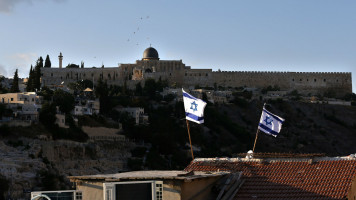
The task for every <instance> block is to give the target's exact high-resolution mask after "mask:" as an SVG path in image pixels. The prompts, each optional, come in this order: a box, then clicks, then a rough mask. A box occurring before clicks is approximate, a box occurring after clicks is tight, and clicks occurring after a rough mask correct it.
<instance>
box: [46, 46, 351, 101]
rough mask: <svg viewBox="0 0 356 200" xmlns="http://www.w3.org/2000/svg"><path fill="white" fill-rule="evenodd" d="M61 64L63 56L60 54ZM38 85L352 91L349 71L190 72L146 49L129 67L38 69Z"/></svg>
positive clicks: (321, 91)
mask: <svg viewBox="0 0 356 200" xmlns="http://www.w3.org/2000/svg"><path fill="white" fill-rule="evenodd" d="M59 59H60V62H62V59H63V55H62V54H61V55H60V58H59ZM42 75H43V76H42V85H43V86H44V85H46V86H53V87H55V86H58V85H61V84H68V83H70V82H76V81H79V80H84V79H88V80H91V81H93V82H94V83H96V82H97V81H98V80H99V79H103V80H104V81H106V82H107V83H108V85H111V84H112V85H123V84H124V82H126V85H127V86H128V87H131V88H133V87H134V86H135V84H136V83H138V82H140V81H143V83H144V80H146V79H148V78H152V79H155V80H158V79H162V80H168V82H169V84H170V85H171V86H176V87H189V86H195V85H199V86H202V87H205V86H208V87H214V86H222V87H248V88H259V89H261V88H264V87H268V86H278V87H279V88H280V89H281V90H284V91H292V90H298V92H299V93H302V94H305V95H306V94H311V95H316V94H321V95H322V94H324V93H326V92H332V93H334V94H335V95H336V96H338V97H342V96H344V95H345V94H347V93H351V92H352V81H351V73H350V72H347V73H345V72H332V73H330V72H256V71H220V70H219V71H213V70H212V69H191V67H190V66H186V65H185V64H184V63H183V62H182V60H160V58H159V55H158V52H157V50H156V49H154V48H152V47H149V48H147V49H146V50H145V51H144V53H143V57H142V59H141V60H136V63H133V64H120V65H119V66H118V67H109V68H95V67H93V68H42Z"/></svg>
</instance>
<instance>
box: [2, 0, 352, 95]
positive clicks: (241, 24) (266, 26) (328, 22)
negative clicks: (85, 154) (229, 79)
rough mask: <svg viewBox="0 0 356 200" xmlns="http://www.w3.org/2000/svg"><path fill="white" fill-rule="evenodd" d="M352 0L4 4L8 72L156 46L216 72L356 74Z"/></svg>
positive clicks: (24, 0)
mask: <svg viewBox="0 0 356 200" xmlns="http://www.w3.org/2000/svg"><path fill="white" fill-rule="evenodd" d="M355 10H356V1H354V0H338V1H336V0H268V1H266V0H244V1H243V0H221V1H218V0H150V1H147V0H129V1H127V0H126V1H123V0H105V1H99V0H0V74H1V75H4V76H7V77H12V76H13V75H14V72H15V70H16V69H18V70H19V75H20V77H27V76H28V73H29V69H30V66H31V64H33V65H34V64H35V62H36V60H37V59H38V57H39V56H42V57H43V58H45V57H46V55H47V54H48V55H49V56H50V59H51V62H52V67H58V55H59V53H60V52H62V54H63V56H64V57H63V65H65V66H66V65H67V64H69V63H74V64H80V63H81V61H84V63H85V67H93V66H97V67H98V66H99V67H100V66H101V65H102V64H104V66H105V67H117V66H118V65H119V63H135V61H136V60H139V59H141V58H142V55H143V51H144V50H145V49H146V48H147V47H149V46H150V45H152V47H154V48H155V49H157V51H158V53H159V57H160V59H161V60H180V59H182V61H183V63H185V64H186V65H187V66H191V67H192V68H211V69H213V70H214V71H216V70H218V69H221V70H223V71H292V72H352V79H353V92H355V91H356V77H355V74H356V12H355Z"/></svg>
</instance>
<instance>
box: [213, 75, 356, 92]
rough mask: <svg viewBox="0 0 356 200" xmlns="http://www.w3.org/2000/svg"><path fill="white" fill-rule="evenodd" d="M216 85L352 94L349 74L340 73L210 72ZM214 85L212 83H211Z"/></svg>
mask: <svg viewBox="0 0 356 200" xmlns="http://www.w3.org/2000/svg"><path fill="white" fill-rule="evenodd" d="M212 76H213V80H214V81H215V82H216V84H217V85H221V86H225V87H228V86H231V87H252V88H264V87H268V86H270V85H271V86H274V85H277V86H278V87H280V88H281V90H287V91H291V90H298V91H299V92H302V93H304V94H308V93H311V94H323V93H325V92H328V91H333V92H335V93H336V95H338V96H343V95H344V94H346V93H351V92H352V81H351V73H340V72H330V73H328V72H243V71H242V72H224V71H223V72H212ZM211 84H214V83H211Z"/></svg>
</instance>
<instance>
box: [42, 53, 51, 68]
mask: <svg viewBox="0 0 356 200" xmlns="http://www.w3.org/2000/svg"><path fill="white" fill-rule="evenodd" d="M44 67H47V68H51V60H50V59H49V55H48V54H47V56H46V60H45V65H44Z"/></svg>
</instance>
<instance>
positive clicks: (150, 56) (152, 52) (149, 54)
mask: <svg viewBox="0 0 356 200" xmlns="http://www.w3.org/2000/svg"><path fill="white" fill-rule="evenodd" d="M142 60H159V57H158V52H157V50H156V49H155V48H153V47H149V48H147V49H146V50H145V51H144V52H143V58H142Z"/></svg>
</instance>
